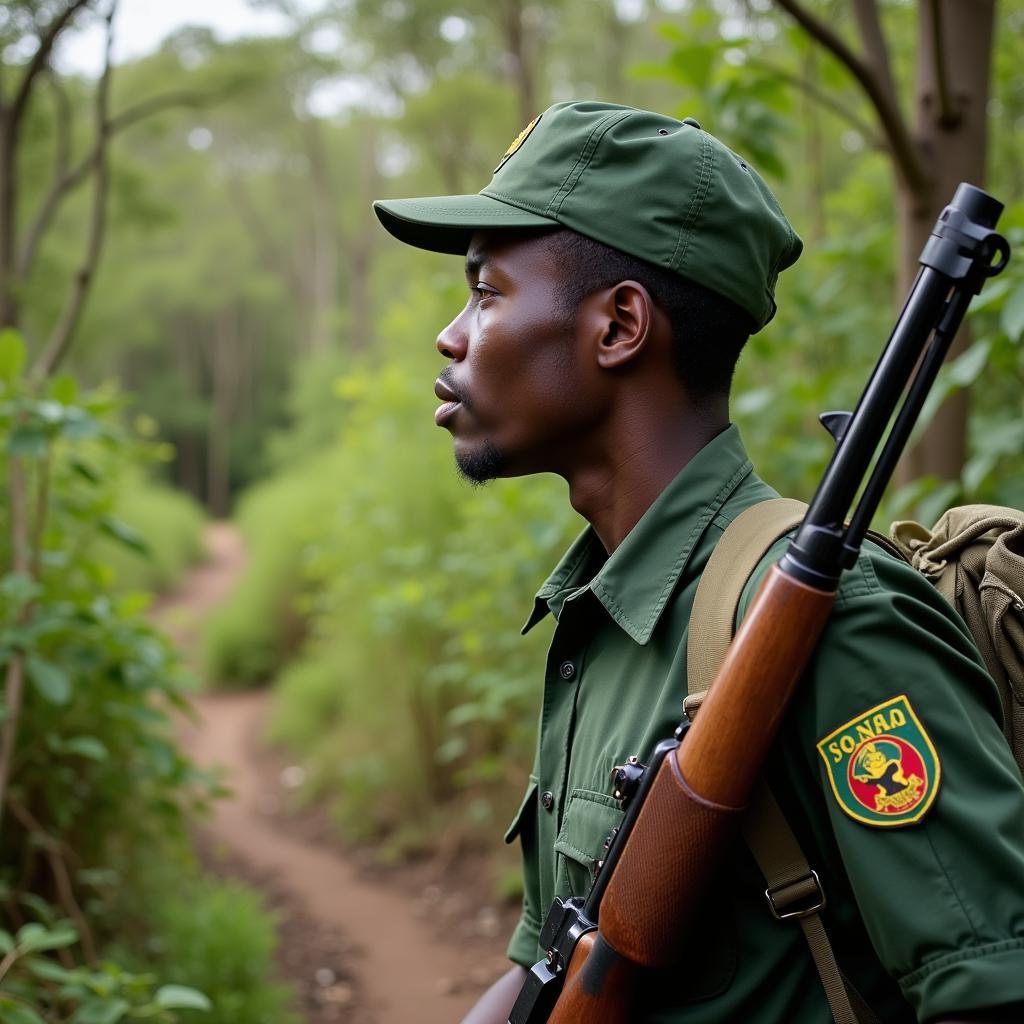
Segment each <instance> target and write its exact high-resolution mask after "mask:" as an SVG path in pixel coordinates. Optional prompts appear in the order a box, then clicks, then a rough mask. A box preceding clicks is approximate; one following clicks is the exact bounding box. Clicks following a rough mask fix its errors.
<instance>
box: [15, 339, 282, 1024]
mask: <svg viewBox="0 0 1024 1024" xmlns="http://www.w3.org/2000/svg"><path fill="white" fill-rule="evenodd" d="M22 354H23V348H22V346H21V342H20V339H19V338H18V337H17V336H16V335H14V334H13V332H6V333H5V334H3V335H2V336H0V447H2V448H3V449H4V450H5V451H6V458H5V459H4V460H2V462H0V466H2V467H3V469H2V470H0V473H2V474H3V475H2V476H0V483H2V485H3V487H4V489H5V491H6V496H7V500H6V501H5V502H4V503H3V509H2V512H0V555H2V557H3V560H4V563H5V569H6V571H5V572H4V573H3V575H2V576H0V670H2V671H3V672H4V675H5V695H6V727H5V730H4V731H3V733H2V735H0V763H4V764H7V763H9V764H11V765H12V767H13V771H12V774H11V776H10V778H9V779H5V780H4V783H5V784H0V808H2V814H3V818H2V822H3V830H2V832H0V1021H3V1022H5V1024H37V1022H40V1021H46V1022H55V1021H58V1020H59V1021H66V1022H68V1024H117V1022H120V1021H126V1022H127V1021H136V1020H138V1021H141V1020H148V1021H154V1022H157V1024H175V1022H185V1021H199V1020H204V1021H209V1022H211V1024H214V1022H216V1024H232V1022H236V1021H238V1022H240V1021H251V1022H254V1024H256V1022H261V1021H265V1022H266V1024H270V1022H272V1021H273V1022H275V1024H276V1022H278V1021H282V1022H285V1021H289V1020H290V1018H289V1017H288V1015H287V1013H286V1011H285V1009H284V999H285V994H284V992H283V991H282V990H281V988H280V987H279V986H275V985H273V984H269V983H267V982H266V981H265V979H264V978H263V977H262V976H260V974H259V972H264V971H266V970H268V966H269V950H270V947H271V945H272V922H271V921H270V920H269V919H268V918H267V917H266V916H265V915H263V914H262V912H261V911H260V910H259V909H258V907H257V905H256V903H255V902H254V900H253V898H252V897H250V896H247V895H246V894H244V893H243V892H241V891H240V890H239V889H237V888H230V889H223V890H222V889H219V888H218V887H217V886H215V885H212V884H209V883H201V882H198V881H194V877H195V869H194V866H193V865H192V864H191V861H188V860H187V859H186V860H185V861H184V863H182V862H181V861H182V859H181V856H180V851H181V849H182V848H183V846H184V844H185V835H186V833H185V824H186V815H191V814H195V813H197V812H199V811H201V810H202V809H203V808H204V807H206V806H207V805H208V802H209V800H210V799H211V798H212V797H213V796H215V795H217V793H218V792H219V788H218V786H217V785H216V782H215V780H214V779H212V778H210V777H209V776H208V775H207V774H205V773H204V772H201V771H199V770H198V769H197V768H196V767H195V766H194V765H193V764H192V763H191V762H190V761H189V760H188V759H187V758H186V757H185V756H184V754H183V753H182V752H181V750H180V749H179V748H178V746H177V742H176V740H175V738H174V733H173V727H172V726H173V722H172V714H176V713H180V712H182V711H186V710H187V703H186V700H185V696H184V685H183V681H184V676H183V673H182V671H181V667H180V664H179V659H178V656H177V654H176V653H175V652H174V651H173V650H172V648H171V647H170V646H169V645H168V643H167V641H166V640H165V639H164V638H163V637H162V636H161V635H160V634H159V633H157V632H156V631H155V630H154V629H153V627H152V626H151V625H150V624H149V622H148V620H147V619H146V618H145V617H144V614H143V613H144V611H145V608H146V605H147V599H146V597H145V595H139V594H132V593H118V592H117V591H114V590H111V589H110V585H111V584H112V582H113V580H114V570H113V569H112V567H111V566H110V565H109V564H108V563H107V562H106V561H104V551H105V550H107V551H109V546H110V545H111V544H114V543H118V544H121V545H123V546H125V547H127V548H129V549H131V550H132V551H138V550H139V549H145V548H147V545H146V543H145V541H144V539H143V536H142V535H141V534H140V533H138V532H137V531H136V530H135V529H133V528H132V527H129V526H128V525H127V524H126V523H124V522H122V521H121V520H120V519H118V518H117V516H116V514H115V512H116V510H117V509H118V508H119V507H121V506H119V504H118V502H119V487H120V486H121V484H122V482H123V480H124V478H125V476H126V474H127V475H131V476H132V477H133V478H134V479H141V474H142V467H143V465H144V464H145V462H146V461H148V460H149V459H150V458H151V456H152V451H151V447H152V446H151V445H150V444H149V443H147V442H143V441H140V440H138V439H135V438H133V437H132V436H131V435H129V434H128V433H127V432H126V431H125V430H124V429H123V428H122V427H121V426H119V422H120V414H121V402H120V400H119V399H118V398H117V396H116V395H115V394H113V393H112V392H108V391H99V392H91V393H90V392H86V393H83V394H78V389H77V387H76V386H75V385H74V384H73V382H71V381H70V380H69V379H67V378H64V379H58V380H54V381H51V382H49V383H47V384H46V385H44V386H43V387H42V388H41V389H40V388H37V387H36V386H35V385H32V384H29V383H28V382H26V381H25V380H24V379H23V378H22V377H20V376H19V371H20V369H21V368H22V367H23V366H24V359H23V358H22ZM150 525H152V524H150ZM101 538H103V544H100V543H99V540H100V539H101ZM15 545H17V546H19V547H20V548H21V551H20V552H15V551H14V546H15ZM21 680H24V686H23V687H22V686H21V682H20V681H21ZM19 689H22V690H23V692H22V694H21V699H20V700H18V698H17V694H18V692H19ZM172 862H174V869H173V871H172V869H171V868H170V867H168V868H166V874H165V876H164V878H163V882H164V883H165V884H164V885H163V887H162V889H161V890H160V893H159V897H160V898H149V899H146V900H144V901H139V900H138V896H139V894H140V892H142V891H144V890H145V882H146V878H147V874H148V875H151V874H152V872H153V871H154V870H155V867H154V866H155V865H161V864H164V865H169V864H171V863H172ZM172 879H173V882H174V884H167V883H169V882H170V881H172ZM186 886H192V887H193V888H194V889H195V890H196V894H197V899H200V900H201V901H202V903H201V905H199V906H197V905H196V904H194V903H188V902H186V903H184V904H182V903H181V893H182V891H183V889H184V888H185V887H186ZM153 895H154V893H153V891H152V889H151V890H150V896H151V897H152V896H153ZM140 905H141V906H145V908H146V913H145V914H144V915H142V917H143V920H141V921H140V920H139V918H140V910H139V907H140ZM184 908H187V909H188V911H189V912H190V913H191V915H192V916H191V917H189V913H186V912H185V909H184ZM200 909H203V910H204V911H205V916H204V915H203V914H200V913H199V910H200ZM158 911H160V912H159V913H158ZM26 920H27V923H26ZM133 931H134V932H135V933H137V934H141V935H143V936H146V937H147V941H148V942H149V943H150V944H151V945H152V944H153V943H155V944H156V945H157V946H159V947H160V948H161V950H162V955H161V956H156V955H150V956H141V955H138V950H139V949H140V948H143V947H144V946H145V943H141V944H129V945H127V947H126V948H128V949H130V950H133V951H134V952H132V953H124V952H123V951H122V953H121V955H117V956H114V957H106V958H105V957H103V956H102V953H103V950H104V948H109V949H110V950H111V951H112V952H115V953H117V952H118V942H123V941H125V940H126V937H127V934H128V933H129V932H133ZM198 949H202V950H203V954H202V955H203V956H204V957H206V958H207V959H206V963H205V964H204V966H203V967H202V969H201V970H200V969H199V968H198V967H197V961H196V958H197V956H198V955H199V954H197V952H196V950H198ZM150 952H151V954H152V950H151V951H150ZM178 959H180V960H181V963H180V964H179V963H178V962H177V960H178ZM129 961H130V962H131V970H127V969H125V967H124V964H126V963H129ZM163 979H169V981H168V980H163ZM195 981H198V982H199V983H200V984H199V985H198V986H197V987H193V985H194V983H195ZM204 986H207V987H208V988H209V993H208V994H205V993H204ZM208 995H209V997H210V998H208ZM212 998H215V999H216V1000H217V1001H218V1002H217V1003H216V1004H214V1003H213V1002H211V999H212Z"/></svg>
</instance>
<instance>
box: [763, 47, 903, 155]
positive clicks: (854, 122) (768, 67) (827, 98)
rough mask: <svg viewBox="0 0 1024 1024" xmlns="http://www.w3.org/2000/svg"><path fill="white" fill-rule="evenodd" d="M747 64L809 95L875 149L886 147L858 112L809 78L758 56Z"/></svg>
mask: <svg viewBox="0 0 1024 1024" xmlns="http://www.w3.org/2000/svg"><path fill="white" fill-rule="evenodd" d="M747 65H748V66H749V67H752V68H760V69H761V70H762V71H766V72H768V73H769V74H771V75H774V76H775V77H776V78H780V79H782V81H784V82H786V83H787V84H788V85H792V86H793V87H794V88H796V89H799V90H800V91H801V92H803V93H804V94H805V95H807V96H809V97H810V98H811V99H812V100H814V101H815V102H816V103H819V104H820V105H821V106H823V107H825V108H826V109H827V110H831V111H832V113H833V114H836V115H837V116H839V117H841V118H843V120H845V121H846V122H847V123H848V124H849V125H850V127H851V128H854V129H855V130H856V131H858V132H860V134H861V135H863V136H864V138H865V139H866V140H867V143H868V145H870V146H872V147H874V148H875V149H881V150H884V149H885V148H886V144H885V139H883V138H882V136H881V135H879V134H878V131H877V130H876V129H875V127H874V126H873V125H871V124H868V122H867V121H865V120H864V118H862V117H861V116H860V115H859V114H857V113H855V112H854V111H852V110H851V109H850V108H849V107H847V106H844V105H843V104H842V103H840V102H839V100H837V99H836V98H835V96H833V95H832V94H831V93H830V92H827V91H826V90H825V89H822V88H821V86H819V85H817V84H815V83H814V82H812V81H811V80H810V79H809V78H805V77H804V76H803V75H798V74H796V73H795V72H793V71H789V70H788V69H787V68H784V67H780V66H779V65H778V64H773V63H772V62H771V61H767V60H762V59H761V58H760V57H752V58H750V59H749V60H748V61H747Z"/></svg>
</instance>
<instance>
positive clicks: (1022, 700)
mask: <svg viewBox="0 0 1024 1024" xmlns="http://www.w3.org/2000/svg"><path fill="white" fill-rule="evenodd" d="M806 511H807V506H806V505H804V504H803V502H799V501H794V500H792V499H789V498H776V499H772V500H770V501H764V502H762V503H760V504H758V505H754V506H752V507H751V508H748V509H746V510H745V511H744V512H743V513H741V514H740V515H739V516H737V518H736V520H735V521H734V522H733V523H731V524H730V526H729V527H728V529H727V530H726V531H725V533H724V534H723V535H722V538H721V540H720V541H719V542H718V544H717V545H716V547H715V550H714V552H713V553H712V556H711V558H710V560H709V561H708V565H707V568H706V569H705V570H704V574H703V575H702V576H701V580H700V584H699V585H698V587H697V595H696V597H695V599H694V605H693V611H692V613H691V615H690V627H689V640H688V645H687V688H688V691H689V692H688V694H687V696H686V698H685V700H684V701H683V711H684V712H685V714H686V715H687V717H688V718H691V719H692V718H693V717H694V716H695V715H696V713H697V712H698V711H699V709H700V706H701V704H702V703H703V700H704V697H705V696H706V695H707V691H708V688H709V687H710V685H711V682H712V680H713V679H714V676H715V673H716V672H717V670H718V667H719V665H720V664H721V663H722V659H723V658H724V657H725V653H726V651H727V650H728V647H729V644H730V643H731V642H732V636H733V632H734V630H735V627H736V616H737V612H738V610H739V603H740V597H741V596H742V593H743V589H744V587H745V586H746V583H747V581H748V580H749V579H750V576H751V574H752V573H753V572H754V569H755V568H756V567H757V566H758V565H759V564H760V562H761V561H762V559H763V558H764V556H765V555H766V553H767V552H768V550H769V549H770V548H771V547H772V545H773V544H775V542H776V541H778V540H779V539H780V538H782V537H784V536H785V535H786V534H787V533H789V532H791V531H792V530H794V529H795V528H796V527H797V526H798V525H799V524H800V522H801V520H802V519H803V517H804V514H805V513H806ZM869 537H870V539H871V540H873V541H875V543H877V544H879V545H881V546H882V547H884V548H885V549H886V550H888V551H889V552H890V553H891V554H893V555H895V556H896V557H899V558H902V559H904V560H905V561H907V562H909V563H910V564H911V565H912V566H914V568H915V569H917V570H918V571H920V572H921V573H922V574H923V575H924V576H925V577H926V578H927V579H928V580H930V581H931V583H933V584H934V585H935V588H936V589H937V590H938V591H939V593H940V594H942V596H943V597H945V598H946V600H947V601H949V602H950V604H952V605H953V606H954V607H955V608H956V609H957V611H958V612H959V613H960V615H961V616H962V618H963V619H964V621H965V622H966V623H967V626H968V627H969V628H970V631H971V633H972V634H973V636H974V639H975V642H976V643H977V645H978V649H979V651H980V652H981V655H982V657H983V658H984V660H985V665H986V666H987V668H988V670H989V673H990V674H991V675H992V678H993V679H994V680H995V683H996V685H997V687H998V688H999V694H1000V698H1001V700H1002V705H1003V718H1004V724H1003V731H1004V733H1005V734H1006V738H1007V742H1008V743H1009V744H1010V747H1011V749H1012V750H1013V754H1014V758H1015V759H1016V761H1017V764H1018V766H1019V767H1021V770H1022V772H1024V599H1022V596H1021V595H1024V513H1021V512H1018V511H1016V510H1014V509H1010V508H1002V507H1000V506H997V505H965V506H962V507H960V508H952V509H949V511H947V512H946V513H944V514H943V516H942V518H941V519H939V521H938V522H937V523H936V524H935V526H934V527H933V528H932V529H931V530H928V529H926V528H925V527H923V526H921V525H920V524H918V523H914V522H900V523H894V524H893V528H892V536H891V538H887V537H883V536H881V535H879V534H876V533H869ZM742 831H743V837H744V840H745V841H746V843H747V845H748V847H749V848H750V851H751V853H752V854H753V855H754V859H755V860H756V861H757V863H758V866H759V867H760V869H761V873H762V874H763V875H764V878H765V881H766V883H767V888H766V890H765V896H766V898H767V900H768V906H769V909H770V910H771V913H772V914H774V915H775V917H777V918H779V919H780V920H795V921H797V923H798V924H799V925H800V926H801V928H802V929H803V932H804V935H805V937H806V939H807V942H808V945H809V946H810V950H811V956H812V957H813V959H814V963H815V966H816V967H817V969H818V973H819V975H820V976H821V981H822V984H823V985H824V988H825V994H826V996H827V998H828V1002H829V1006H830V1008H831V1010H832V1016H833V1018H834V1019H835V1021H836V1024H876V1021H877V1018H876V1017H875V1015H874V1014H873V1013H872V1012H871V1010H870V1009H869V1007H868V1006H867V1005H866V1004H865V1003H864V1001H863V1000H862V999H861V998H860V996H859V995H858V993H857V991H856V989H855V988H854V987H853V986H852V985H851V984H850V983H849V981H848V980H847V979H846V978H845V977H844V976H843V973H842V971H841V970H840V968H839V965H838V963H837V961H836V958H835V954H834V952H833V951H832V947H831V944H830V943H829V939H828V935H827V934H826V932H825V928H824V925H823V924H822V921H821V917H820V911H821V910H822V908H823V907H824V906H825V894H824V892H823V890H822V888H821V883H820V881H819V879H818V875H817V873H816V872H815V871H814V870H813V869H812V868H811V866H810V865H809V864H808V862H807V859H806V857H805V856H804V854H803V852H802V851H801V849H800V845H799V843H798V842H797V839H796V837H795V836H794V835H793V832H792V830H791V829H790V827H789V825H788V824H787V823H786V819H785V818H784V817H783V814H782V811H781V810H780V809H779V806H778V804H777V803H776V801H775V798H774V797H773V796H772V794H771V792H770V790H769V789H768V787H767V786H766V785H761V786H760V788H759V789H758V790H756V791H755V793H754V795H753V797H752V799H751V804H750V810H749V811H748V813H747V814H746V815H745V820H744V825H743V828H742Z"/></svg>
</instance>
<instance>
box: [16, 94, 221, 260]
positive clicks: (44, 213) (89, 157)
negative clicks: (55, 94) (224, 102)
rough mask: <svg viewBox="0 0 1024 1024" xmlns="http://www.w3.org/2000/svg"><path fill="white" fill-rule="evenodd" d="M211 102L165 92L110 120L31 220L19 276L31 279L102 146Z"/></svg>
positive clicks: (61, 176) (56, 181)
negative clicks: (142, 124)
mask: <svg viewBox="0 0 1024 1024" xmlns="http://www.w3.org/2000/svg"><path fill="white" fill-rule="evenodd" d="M209 102H211V97H209V96H204V95H203V94H201V93H197V92H189V91H186V90H178V91H175V92H167V93H162V94H160V95H158V96H151V97H150V98H149V99H147V100H142V101H141V102H139V103H136V104H134V105H132V106H130V107H127V108H126V109H124V110H122V111H121V112H120V113H119V114H116V115H115V116H114V117H112V118H110V119H109V120H108V121H107V122H106V131H105V132H100V133H98V135H97V142H96V145H95V146H94V147H93V148H92V150H90V151H89V152H88V153H87V154H86V155H85V156H84V157H83V158H82V159H81V160H80V161H79V162H78V163H77V164H76V165H75V166H74V167H71V168H68V167H66V166H65V168H64V171H63V173H61V174H59V175H58V176H57V177H55V179H54V182H53V184H52V185H51V186H50V190H49V191H48V192H47V193H46V197H45V198H44V199H43V201H42V203H41V204H40V206H39V211H38V213H37V214H36V216H35V220H33V221H32V226H31V227H30V228H29V230H28V232H27V234H26V235H25V243H24V245H23V246H22V248H21V253H20V254H19V258H18V275H19V276H20V277H21V278H25V277H27V276H28V274H29V273H30V271H31V270H32V265H33V264H34V263H35V259H36V254H37V252H38V250H39V244H40V242H41V241H42V239H43V235H44V234H45V233H46V229H47V228H48V227H49V226H50V223H51V221H52V220H53V218H54V215H55V214H56V212H57V210H58V209H59V208H60V205H61V203H62V202H63V201H64V200H65V199H66V198H67V196H68V195H69V194H70V193H71V192H73V191H74V190H75V189H76V188H77V187H78V186H79V185H81V184H82V182H84V181H85V180H86V178H88V177H89V174H90V173H91V172H92V171H93V170H94V169H95V167H96V162H97V160H98V159H99V150H100V147H104V148H105V147H106V145H107V143H108V141H109V139H110V138H111V137H112V136H114V135H116V134H117V133H118V132H122V131H124V130H125V129H126V128H130V127H131V126H132V125H133V124H137V123H138V122H139V121H141V120H143V119H144V118H147V117H150V116H152V115H153V114H157V113H159V112H160V111H162V110H169V109H171V108H173V107H179V106H180V107H201V106H203V105H204V104H206V103H209Z"/></svg>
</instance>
